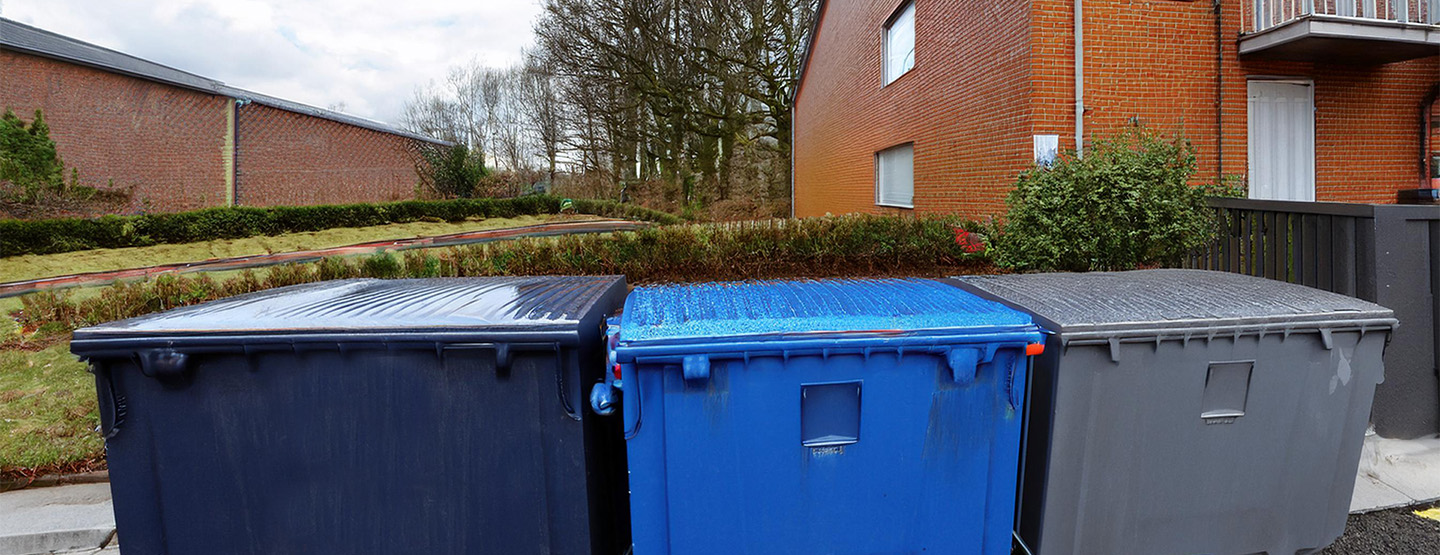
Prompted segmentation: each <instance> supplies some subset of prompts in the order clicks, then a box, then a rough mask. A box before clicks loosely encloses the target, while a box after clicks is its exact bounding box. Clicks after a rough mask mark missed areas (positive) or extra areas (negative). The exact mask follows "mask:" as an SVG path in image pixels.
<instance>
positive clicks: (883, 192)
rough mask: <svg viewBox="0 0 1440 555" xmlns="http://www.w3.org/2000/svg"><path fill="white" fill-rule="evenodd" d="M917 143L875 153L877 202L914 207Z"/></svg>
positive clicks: (884, 204) (901, 206)
mask: <svg viewBox="0 0 1440 555" xmlns="http://www.w3.org/2000/svg"><path fill="white" fill-rule="evenodd" d="M914 199H915V145H914V144H913V143H912V144H904V145H900V146H897V147H892V148H887V149H885V150H882V151H880V152H877V153H875V204H878V205H881V206H895V207H899V208H914V207H915V205H914V202H915V201H914Z"/></svg>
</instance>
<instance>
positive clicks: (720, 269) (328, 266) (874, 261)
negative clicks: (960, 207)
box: [18, 216, 991, 331]
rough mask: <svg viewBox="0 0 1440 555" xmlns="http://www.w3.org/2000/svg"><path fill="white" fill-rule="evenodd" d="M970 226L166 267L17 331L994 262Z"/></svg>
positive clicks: (827, 226) (950, 223)
mask: <svg viewBox="0 0 1440 555" xmlns="http://www.w3.org/2000/svg"><path fill="white" fill-rule="evenodd" d="M977 229H978V226H976V225H975V224H973V223H970V222H965V221H962V220H959V219H956V218H953V217H937V216H926V217H919V218H910V217H897V216H843V217H828V218H812V219H804V220H772V221H762V222H745V223H723V224H690V225H677V226H667V227H652V228H647V229H643V230H640V231H634V232H620V233H608V234H587V235H562V236H559V237H542V238H531V239H520V240H515V241H503V242H496V243H485V244H479V245H472V246H468V247H461V248H444V249H430V250H418V249H417V250H410V251H405V252H404V253H403V255H402V256H401V257H400V259H399V260H397V259H396V258H395V257H394V256H393V255H390V254H385V253H381V254H377V255H374V256H370V257H361V258H358V259H353V260H352V259H345V258H326V259H324V260H321V261H319V262H313V263H307V264H286V265H281V266H275V267H273V268H270V269H269V270H268V273H267V275H266V276H265V278H264V279H263V280H262V279H259V278H258V277H256V275H255V273H253V272H250V271H246V272H242V273H241V275H239V276H237V277H234V278H231V279H229V280H226V281H224V282H216V281H213V280H212V279H211V278H210V277H208V276H201V277H198V278H191V277H186V276H183V275H166V276H163V277H160V278H157V279H156V280H154V281H149V282H138V283H131V284H123V283H122V284H117V285H113V286H110V287H107V288H105V289H103V290H102V291H101V293H100V294H99V295H97V296H95V297H91V298H87V299H83V300H79V301H76V300H73V299H71V298H70V297H68V296H67V295H65V294H64V293H48V292H45V293H36V294H32V295H29V296H26V297H23V298H22V299H21V300H22V302H23V303H24V307H25V308H24V309H23V310H22V311H21V312H20V315H19V318H18V320H19V321H20V324H21V326H22V327H23V328H24V329H38V328H40V327H41V326H44V325H46V324H51V323H54V322H58V323H59V324H60V326H59V327H60V328H61V329H62V330H63V331H70V330H73V329H75V328H76V327H79V326H86V325H94V324H98V323H102V322H108V321H111V320H117V319H121V318H129V317H133V316H140V315H143V314H148V313H151V312H156V311H160V310H165V309H169V308H174V307H176V306H182V305H187V304H195V303H199V302H204V301H209V300H214V299H219V298H223V297H228V296H232V295H238V294H242V293H249V292H253V291H258V290H261V289H268V288H272V287H283V286H286V285H295V284H300V283H310V282H314V281H322V280H327V279H341V278H350V277H381V278H391V277H459V276H501V275H547V274H548V275H613V274H621V275H624V276H625V277H626V279H627V280H629V281H630V282H631V283H656V282H674V281H704V280H738V279H758V278H781V277H785V278H796V277H839V276H877V275H955V274H957V273H976V272H985V271H988V270H990V269H991V267H990V265H989V262H988V259H987V258H986V257H985V255H984V254H983V253H977V252H974V248H973V247H974V246H973V245H972V244H970V243H968V242H967V241H964V240H962V239H963V238H966V237H968V236H969V235H970V232H973V231H976V230H977Z"/></svg>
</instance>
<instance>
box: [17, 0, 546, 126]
mask: <svg viewBox="0 0 1440 555" xmlns="http://www.w3.org/2000/svg"><path fill="white" fill-rule="evenodd" d="M0 1H3V2H4V4H3V7H4V11H3V15H4V16H5V17H7V18H10V19H14V20H16V21H19V22H21V23H26V24H29V25H34V26H36V27H40V28H42V29H46V30H49V31H53V32H56V33H60V34H62V35H67V36H70V37H74V38H76V39H79V40H83V41H86V42H91V43H95V44H98V45H100V46H104V47H106V48H112V49H115V50H119V51H121V52H125V53H127V54H131V55H134V56H139V57H141V58H145V59H148V60H151V61H154V62H158V63H161V64H165V65H168V66H171V67H174V68H177V69H181V70H185V71H188V72H190V73H195V74H198V75H203V76H205V77H209V78H212V79H217V80H220V81H224V82H225V84H227V85H230V86H233V87H239V88H242V89H250V90H253V91H256V92H260V93H264V94H268V95H272V96H278V97H281V98H285V99H289V100H294V101H297V102H303V103H306V104H312V105H315V106H321V107H324V106H329V105H332V104H335V103H340V102H343V103H344V104H345V106H346V108H345V110H346V112H348V113H351V114H355V115H358V116H362V117H368V118H373V119H378V120H381V121H388V122H395V121H397V120H398V119H399V116H400V112H401V110H402V108H403V107H404V104H405V101H406V100H407V99H409V97H410V95H411V93H412V92H413V91H414V90H415V88H416V87H419V86H423V85H425V84H426V83H427V82H429V81H430V80H431V79H436V80H438V79H442V78H444V76H445V72H446V70H447V68H448V67H450V66H453V65H458V64H463V63H466V62H468V61H470V60H471V59H479V60H481V61H482V62H483V63H486V64H489V65H494V66H504V65H508V64H512V63H515V62H518V61H519V60H520V51H521V49H522V48H526V47H529V46H530V44H531V42H532V40H533V37H532V32H531V26H532V24H533V23H534V20H535V18H536V17H538V16H539V14H540V6H539V0H438V1H426V2H395V1H391V0H290V1H285V0H0Z"/></svg>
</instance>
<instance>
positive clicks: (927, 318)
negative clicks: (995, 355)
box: [619, 279, 1035, 345]
mask: <svg viewBox="0 0 1440 555" xmlns="http://www.w3.org/2000/svg"><path fill="white" fill-rule="evenodd" d="M1034 329H1035V327H1034V324H1033V323H1032V322H1031V319H1030V316H1029V315H1027V314H1024V313H1022V312H1019V311H1016V310H1013V309H1011V308H1008V307H1006V306H1004V305H1002V304H1000V303H997V302H994V301H989V300H986V299H982V298H979V297H977V296H975V295H973V294H970V293H968V292H966V291H963V290H961V289H960V288H958V287H955V286H953V285H951V284H948V283H945V282H942V281H937V280H928V279H844V280H821V281H816V280H803V281H767V282H754V281H750V282H726V283H701V284H689V285H664V286H649V287H637V288H635V290H634V291H633V292H631V294H630V296H629V298H627V299H626V300H625V312H624V315H623V317H622V318H621V322H620V338H619V339H620V342H621V343H622V344H631V345H633V344H637V343H687V342H692V341H708V340H710V339H714V338H734V337H747V336H771V337H773V336H786V335H792V336H793V335H800V334H805V335H806V336H813V335H816V334H825V333H845V334H855V333H863V332H871V333H881V334H895V333H903V332H925V331H933V332H947V331H949V332H959V331H965V332H967V333H985V332H990V331H1033V330H1034ZM851 336H853V335H851Z"/></svg>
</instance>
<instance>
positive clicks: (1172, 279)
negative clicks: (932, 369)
mask: <svg viewBox="0 0 1440 555" xmlns="http://www.w3.org/2000/svg"><path fill="white" fill-rule="evenodd" d="M955 279H956V280H958V282H959V283H960V284H961V286H962V287H965V288H967V289H969V290H971V291H974V292H976V293H978V294H980V295H982V296H985V297H987V298H992V299H997V300H1000V301H1002V302H1005V303H1006V304H1009V305H1011V306H1015V307H1018V308H1020V309H1022V310H1026V311H1028V312H1030V313H1032V314H1034V315H1035V317H1036V319H1037V320H1039V321H1041V322H1042V324H1044V325H1046V326H1047V327H1049V328H1050V329H1051V330H1053V331H1056V332H1059V333H1060V334H1061V335H1062V336H1066V337H1067V338H1069V339H1075V338H1079V337H1080V336H1082V335H1090V334H1098V335H1115V334H1117V333H1122V334H1125V335H1157V334H1164V333H1166V332H1167V330H1172V331H1173V330H1182V329H1183V330H1188V332H1198V333H1203V332H1204V331H1206V330H1211V331H1213V330H1217V329H1222V328H1224V329H1227V330H1230V329H1239V328H1248V329H1256V330H1262V329H1271V328H1273V329H1287V330H1294V329H1300V328H1310V329H1315V328H1327V329H1328V328H1334V327H1340V326H1359V327H1362V328H1371V329H1376V330H1379V329H1383V328H1390V327H1393V326H1394V325H1395V320H1394V313H1393V312H1391V311H1390V309H1387V308H1385V307H1382V306H1380V305H1377V304H1374V303H1370V302H1366V301H1362V300H1360V299H1356V298H1353V297H1347V296H1345V295H1340V294H1337V293H1331V292H1328V291H1322V290H1319V289H1313V288H1310V287H1305V286H1302V285H1295V284H1292V283H1285V282H1281V281H1275V280H1271V279H1264V278H1257V277H1252V276H1246V275H1241V274H1233V273H1228V272H1214V271H1207V270H1174V269H1164V270H1135V271H1129V272H1091V273H1081V274H1067V273H1054V274H1016V275H998V276H963V277H958V278H955Z"/></svg>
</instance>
